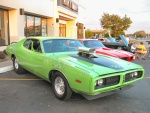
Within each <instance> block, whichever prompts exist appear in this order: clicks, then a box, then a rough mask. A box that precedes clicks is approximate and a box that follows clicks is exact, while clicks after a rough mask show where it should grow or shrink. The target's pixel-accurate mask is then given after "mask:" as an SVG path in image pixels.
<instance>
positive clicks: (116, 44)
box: [102, 35, 129, 51]
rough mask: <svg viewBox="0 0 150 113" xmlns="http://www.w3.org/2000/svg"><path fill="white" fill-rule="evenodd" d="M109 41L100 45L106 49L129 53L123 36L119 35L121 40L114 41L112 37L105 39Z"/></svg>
mask: <svg viewBox="0 0 150 113" xmlns="http://www.w3.org/2000/svg"><path fill="white" fill-rule="evenodd" d="M107 39H108V40H109V41H102V43H103V44H104V45H105V46H106V47H108V48H113V49H121V50H125V51H129V47H128V42H127V40H126V38H125V36H124V35H120V39H121V40H119V41H118V40H116V38H114V37H110V38H107Z"/></svg>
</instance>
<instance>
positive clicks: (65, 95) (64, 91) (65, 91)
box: [52, 72, 72, 100]
mask: <svg viewBox="0 0 150 113" xmlns="http://www.w3.org/2000/svg"><path fill="white" fill-rule="evenodd" d="M52 88H53V91H54V94H55V96H56V98H58V99H60V100H68V99H69V98H70V97H71V95H72V90H71V88H70V86H69V84H68V81H67V79H66V78H65V77H64V75H62V74H61V73H60V72H56V73H55V74H54V76H53V79H52Z"/></svg>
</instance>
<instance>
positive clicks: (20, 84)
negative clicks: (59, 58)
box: [0, 58, 150, 113]
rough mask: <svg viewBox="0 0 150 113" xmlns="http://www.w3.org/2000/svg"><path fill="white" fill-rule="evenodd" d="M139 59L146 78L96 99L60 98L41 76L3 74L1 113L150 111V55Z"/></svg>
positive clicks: (79, 97) (133, 112)
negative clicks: (127, 87)
mask: <svg viewBox="0 0 150 113" xmlns="http://www.w3.org/2000/svg"><path fill="white" fill-rule="evenodd" d="M135 63H137V64H140V65H142V66H143V67H144V68H145V78H144V79H142V80H141V81H138V82H137V83H135V84H134V87H132V88H131V89H128V90H126V91H123V92H120V93H116V94H113V95H110V96H107V97H103V98H99V99H96V100H92V101H89V100H86V99H85V98H84V97H82V96H81V95H79V94H73V95H72V97H71V99H70V100H68V101H60V100H58V99H56V98H55V96H54V94H53V91H52V88H51V84H50V83H48V82H46V81H44V80H42V79H41V78H38V77H36V76H34V75H33V74H31V73H26V74H23V75H18V74H16V73H15V72H14V71H9V72H5V73H3V74H0V113H150V70H149V64H150V58H147V60H136V61H135Z"/></svg>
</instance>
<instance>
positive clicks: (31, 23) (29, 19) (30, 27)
mask: <svg viewBox="0 0 150 113" xmlns="http://www.w3.org/2000/svg"><path fill="white" fill-rule="evenodd" d="M26 30H27V37H28V36H34V17H33V16H27V29H26Z"/></svg>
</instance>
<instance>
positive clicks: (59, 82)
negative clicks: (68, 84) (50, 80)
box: [54, 77, 65, 95]
mask: <svg viewBox="0 0 150 113" xmlns="http://www.w3.org/2000/svg"><path fill="white" fill-rule="evenodd" d="M54 87H55V90H56V92H57V94H58V95H63V94H64V93H65V84H64V80H63V79H62V78H61V77H57V78H56V79H55V82H54Z"/></svg>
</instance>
